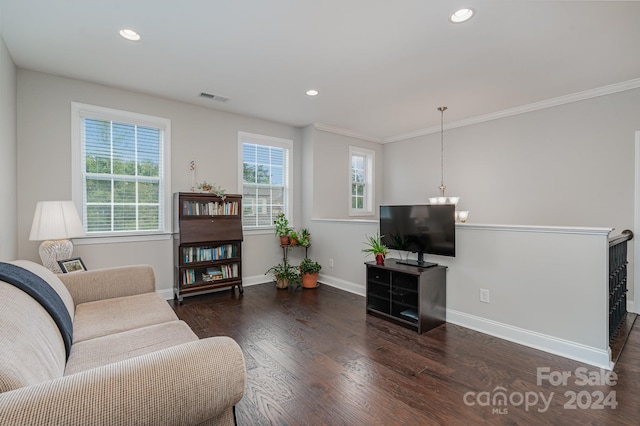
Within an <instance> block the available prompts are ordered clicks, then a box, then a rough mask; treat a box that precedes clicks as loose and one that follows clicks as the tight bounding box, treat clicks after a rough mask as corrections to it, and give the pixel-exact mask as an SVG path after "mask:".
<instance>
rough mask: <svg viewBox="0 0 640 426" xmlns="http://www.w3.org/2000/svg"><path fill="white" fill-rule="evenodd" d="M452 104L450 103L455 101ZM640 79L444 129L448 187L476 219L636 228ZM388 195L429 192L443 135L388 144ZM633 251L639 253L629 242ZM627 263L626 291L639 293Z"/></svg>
mask: <svg viewBox="0 0 640 426" xmlns="http://www.w3.org/2000/svg"><path fill="white" fill-rule="evenodd" d="M450 107H451V108H455V106H454V105H452V106H450ZM637 130H640V89H634V90H628V91H624V92H619V93H615V94H610V95H606V96H600V97H596V98H592V99H587V100H582V101H579V102H572V103H568V104H564V105H560V106H555V107H552V108H547V109H542V110H538V111H534V112H530V113H526V114H520V115H515V116H511V117H507V118H502V119H498V120H493V121H488V122H484V123H480V124H475V125H470V126H466V127H460V128H454V129H451V130H446V131H445V135H444V145H445V178H444V181H445V184H446V185H447V194H449V195H458V196H461V197H462V199H461V201H460V204H459V209H460V210H469V211H470V215H469V222H470V223H499V224H525V225H550V226H584V227H611V228H615V230H614V231H613V232H612V235H616V234H619V233H620V232H621V231H623V230H624V229H631V230H633V231H634V232H635V233H636V235H640V233H639V232H638V231H639V230H637V229H634V197H635V178H634V176H635V163H634V158H635V152H634V143H635V131H637ZM384 156H385V166H384V176H385V180H384V183H385V189H384V194H385V202H386V203H389V204H393V203H405V202H409V203H411V202H416V203H417V202H424V201H425V200H426V197H427V196H433V195H435V194H437V192H438V185H439V184H440V135H439V133H437V134H431V135H427V136H422V137H417V138H413V139H410V140H406V141H400V142H395V143H390V144H386V145H385V146H384ZM629 248H630V250H631V252H630V254H629V259H632V258H633V249H632V245H630V247H629ZM633 274H634V271H633V268H630V280H629V283H630V285H629V298H630V299H633V298H634V286H633V284H632V283H633Z"/></svg>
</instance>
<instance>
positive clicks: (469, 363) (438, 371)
mask: <svg viewBox="0 0 640 426" xmlns="http://www.w3.org/2000/svg"><path fill="white" fill-rule="evenodd" d="M172 306H173V307H174V309H175V311H176V313H177V315H178V316H179V317H180V318H181V319H183V320H184V321H186V322H187V323H188V324H189V325H190V326H191V327H192V329H193V330H194V332H195V333H196V334H197V335H198V336H199V337H201V338H204V337H209V336H217V335H227V336H230V337H232V338H234V339H235V340H236V341H237V342H238V344H239V345H240V346H241V347H242V350H243V353H244V355H245V361H246V368H247V387H246V391H245V396H244V397H243V399H242V401H241V402H240V403H239V404H238V405H237V407H236V413H237V419H238V424H239V425H240V426H245V425H247V426H248V425H251V426H253V425H314V426H315V425H331V426H333V425H385V426H388V425H476V424H478V425H481V424H490V425H537V424H547V425H549V424H551V425H571V424H579V425H609V424H611V425H626V424H629V425H637V424H639V423H638V421H639V420H638V419H639V418H640V397H638V395H640V331H639V330H638V327H637V326H634V327H629V329H628V330H626V332H628V338H627V339H626V345H625V346H624V348H623V349H622V350H621V352H620V356H619V360H618V363H617V364H616V368H615V370H614V372H615V373H616V374H617V375H618V381H617V383H616V384H615V385H613V386H607V385H600V384H594V385H589V386H580V385H578V384H576V378H575V377H571V378H570V379H569V380H568V381H567V383H566V384H564V385H559V386H554V385H552V384H550V383H548V382H543V383H541V384H538V383H537V368H538V367H546V368H549V370H550V371H552V372H571V373H574V372H575V371H576V369H577V368H584V369H585V371H587V372H589V373H593V372H597V371H599V369H597V368H595V367H592V366H588V365H585V364H582V363H579V362H576V361H572V360H569V359H566V358H562V357H558V356H555V355H553V354H549V353H546V352H541V351H537V350H535V349H532V348H529V347H525V346H522V345H518V344H515V343H511V342H507V341H505V340H501V339H498V338H495V337H492V336H488V335H485V334H482V333H478V332H475V331H473V330H469V329H466V328H463V327H459V326H456V325H454V324H450V323H446V324H444V325H442V326H440V327H438V328H436V329H433V330H431V331H429V332H427V333H424V334H423V335H418V334H417V333H415V332H414V331H412V330H409V329H406V328H403V327H400V326H398V325H396V324H392V323H390V322H388V321H385V320H383V319H380V318H376V317H372V316H368V315H366V314H365V300H364V298H363V297H360V296H357V295H354V294H351V293H347V292H344V291H341V290H338V289H335V288H332V287H328V286H324V285H321V286H320V287H319V288H317V289H314V290H303V289H301V288H298V289H289V290H278V289H276V288H275V287H274V286H273V285H272V284H262V285H256V286H250V287H246V288H245V291H244V294H243V295H240V294H239V293H238V292H237V291H236V292H231V291H229V290H226V291H222V292H218V293H212V294H207V295H202V296H197V297H189V298H185V301H184V304H183V305H179V304H177V303H175V302H174V303H172ZM618 350H619V349H618ZM500 391H503V392H504V393H505V395H509V396H511V397H517V396H518V395H522V396H523V397H524V396H527V397H529V398H533V397H534V396H537V397H538V398H540V396H542V397H544V398H547V399H548V400H549V401H550V402H549V405H548V406H544V405H543V404H542V402H538V403H537V404H536V405H531V406H530V407H525V405H524V404H516V403H508V404H507V405H503V406H500V405H497V404H484V405H482V403H481V402H482V401H483V400H482V399H481V397H479V396H480V395H483V396H484V397H486V396H487V395H488V396H489V399H490V400H491V398H495V397H496V394H497V393H498V392H500ZM597 392H602V393H603V394H608V393H610V392H614V394H615V396H616V400H617V402H618V406H617V407H616V408H615V409H610V408H608V407H605V408H604V409H595V408H594V409H591V408H582V409H581V408H576V409H572V408H569V407H568V404H567V403H568V401H569V398H570V395H571V394H576V395H578V394H580V393H582V394H581V395H582V398H583V400H584V401H586V399H593V398H595V395H596V393H597ZM465 395H467V397H466V399H465ZM496 401H497V400H495V401H494V402H496ZM584 401H583V402H584ZM516 402H517V401H516ZM501 409H502V411H500V410H501Z"/></svg>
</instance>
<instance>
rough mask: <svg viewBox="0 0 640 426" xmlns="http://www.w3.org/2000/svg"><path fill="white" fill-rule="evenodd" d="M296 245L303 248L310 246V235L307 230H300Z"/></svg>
mask: <svg viewBox="0 0 640 426" xmlns="http://www.w3.org/2000/svg"><path fill="white" fill-rule="evenodd" d="M298 244H300V245H301V246H304V247H309V246H310V245H311V233H310V232H309V230H308V229H307V228H302V229H301V230H300V232H299V233H298Z"/></svg>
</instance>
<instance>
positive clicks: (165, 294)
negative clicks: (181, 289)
mask: <svg viewBox="0 0 640 426" xmlns="http://www.w3.org/2000/svg"><path fill="white" fill-rule="evenodd" d="M156 293H158V294H159V295H160V296H162V297H164V298H165V299H166V300H170V299H173V289H172V288H168V289H164V290H156Z"/></svg>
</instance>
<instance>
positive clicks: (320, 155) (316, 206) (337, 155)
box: [305, 129, 385, 220]
mask: <svg viewBox="0 0 640 426" xmlns="http://www.w3.org/2000/svg"><path fill="white" fill-rule="evenodd" d="M312 132H313V136H312V139H313V144H312V149H311V150H310V151H309V152H305V156H311V158H312V159H313V176H312V179H313V181H312V186H313V202H312V206H311V213H310V217H311V218H319V219H349V203H350V202H351V199H350V194H351V193H350V191H351V188H350V182H351V159H350V158H349V146H357V147H361V148H366V149H370V150H373V151H375V153H376V156H375V161H376V164H375V172H376V173H375V177H374V181H375V182H374V191H375V195H374V198H375V206H374V211H375V212H377V210H378V205H379V204H380V202H381V201H382V197H383V181H384V179H385V177H384V174H383V172H384V168H383V167H382V162H383V161H382V153H383V147H382V145H381V144H379V143H375V142H369V141H363V140H361V139H356V138H353V137H350V136H344V135H340V134H336V133H329V132H325V131H321V130H316V129H312ZM370 218H371V219H376V220H377V216H371V217H370Z"/></svg>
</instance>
